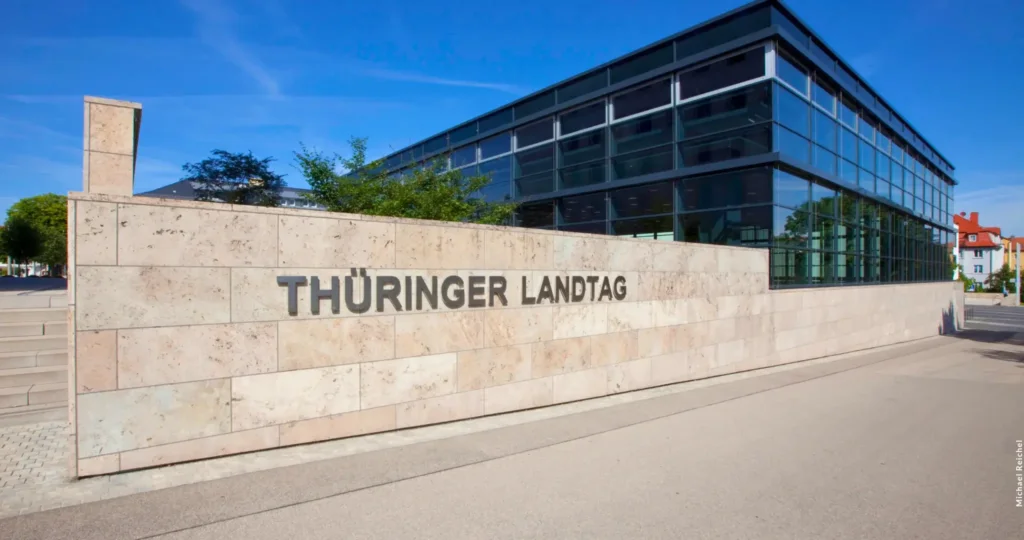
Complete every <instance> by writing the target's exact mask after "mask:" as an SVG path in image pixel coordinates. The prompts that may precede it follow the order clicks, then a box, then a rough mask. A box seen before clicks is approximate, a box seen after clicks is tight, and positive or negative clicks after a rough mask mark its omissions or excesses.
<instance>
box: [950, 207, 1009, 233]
mask: <svg viewBox="0 0 1024 540" xmlns="http://www.w3.org/2000/svg"><path fill="white" fill-rule="evenodd" d="M953 223H955V224H956V226H957V227H958V228H959V229H960V232H961V233H972V234H977V233H983V232H988V233H992V234H995V235H998V236H1002V235H1003V231H1002V230H1001V229H1000V228H999V227H983V226H982V225H981V224H979V223H978V213H977V212H971V215H970V217H964V216H962V215H960V214H953Z"/></svg>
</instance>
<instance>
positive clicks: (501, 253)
mask: <svg viewBox="0 0 1024 540" xmlns="http://www.w3.org/2000/svg"><path fill="white" fill-rule="evenodd" d="M482 234H483V244H484V250H485V252H484V266H483V267H484V268H488V269H494V270H547V269H550V268H552V267H553V264H554V263H553V259H554V250H553V246H552V242H551V240H552V238H551V237H550V236H548V235H544V234H535V233H532V232H523V231H518V230H514V229H497V230H485V231H483V232H482Z"/></svg>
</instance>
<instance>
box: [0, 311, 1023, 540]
mask: <svg viewBox="0 0 1024 540" xmlns="http://www.w3.org/2000/svg"><path fill="white" fill-rule="evenodd" d="M1008 324H1009V323H1008ZM998 328H999V329H1000V331H998V332H986V331H983V330H972V331H967V332H962V333H961V334H958V335H957V337H947V338H936V339H931V340H927V341H924V342H917V343H914V344H909V345H906V346H903V347H901V348H899V349H898V350H889V351H883V352H876V353H872V354H867V355H861V356H856V357H849V358H845V359H841V360H836V361H833V362H828V363H821V364H814V365H806V366H803V367H800V368H798V369H794V370H790V371H783V372H777V373H772V374H767V375H761V376H757V377H751V378H748V379H743V380H739V381H734V382H729V383H724V384H720V385H716V386H710V387H706V388H700V389H696V390H692V391H688V392H683V393H679V394H674V395H669V396H663V397H658V398H653V399H649V400H644V401H639V402H635V403H629V404H624V405H618V406H614V407H610V408H606V409H601V410H595V411H589V412H585V413H579V414H575V415H571V416H565V417H561V418H554V419H550V420H545V421H541V422H535V423H530V424H524V425H520V426H512V427H507V428H502V429H496V430H492V431H488V432H483V433H477V434H472V435H465V436H461V437H455V438H452V439H446V440H442V441H434V442H429V443H422V444H416V445H411V446H408V447H402V448H393V449H389V450H384V451H379V452H374V453H367V454H361V455H355V456H348V457H344V458H338V459H335V460H329V461H324V462H318V463H312V464H306V465H300V466H295V467H288V468H285V469H278V470H274V471H266V472H263V473H254V474H251V475H244V476H239V477H234V478H229V479H224V480H218V481H214V482H207V483H204V484H198V485H194V486H183V487H180V488H173V489H168V490H163V491H158V492H153V493H148V494H144V495H138V496H133V497H126V498H123V499H115V500H111V501H104V502H100V503H93V504H87V505H81V506H77V507H72V508H64V509H60V510H54V511H49V512H40V513H38V514H32V515H29V516H22V517H19V518H13V519H11V520H6V521H0V537H2V538H17V539H19V540H21V539H30V538H76V539H83V540H84V539H89V538H104V539H107V538H139V537H147V538H160V539H167V540H170V539H174V540H184V539H218V540H221V539H233V538H240V539H246V540H261V539H280V538H296V539H338V538H345V539H347V538H359V539H377V538H379V539H404V538H438V539H456V538H471V539H483V538H544V539H550V538H587V539H597V538H608V539H613V538H614V539H623V538H673V539H675V538H694V539H719V538H721V539H787V540H790V539H905V538H920V539H927V540H942V539H949V540H968V539H979V540H982V539H984V540H991V539H1003V538H1006V539H1009V538H1024V508H1016V507H1015V505H1016V503H1015V498H1016V489H1017V485H1018V484H1017V477H1016V472H1015V468H1016V463H1017V462H1016V450H1017V444H1018V443H1017V441H1018V440H1024V339H1022V336H1024V334H1018V333H1017V331H1018V330H1015V329H1014V328H1012V327H998ZM1019 331H1024V326H1022V327H1020V328H1019Z"/></svg>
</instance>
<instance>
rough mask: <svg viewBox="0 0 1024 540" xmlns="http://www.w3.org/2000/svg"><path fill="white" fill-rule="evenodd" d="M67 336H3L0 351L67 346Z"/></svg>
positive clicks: (0, 339)
mask: <svg viewBox="0 0 1024 540" xmlns="http://www.w3.org/2000/svg"><path fill="white" fill-rule="evenodd" d="M67 346H68V338H67V336H36V337H5V338H0V353H5V352H26V351H50V350H54V349H61V348H67Z"/></svg>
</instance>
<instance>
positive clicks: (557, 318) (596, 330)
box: [552, 304, 617, 339]
mask: <svg viewBox="0 0 1024 540" xmlns="http://www.w3.org/2000/svg"><path fill="white" fill-rule="evenodd" d="M614 307H617V306H616V305H611V306H609V305H601V304H588V305H575V306H572V305H569V306H553V310H554V311H553V313H552V320H553V323H554V329H553V334H554V338H555V339H563V338H571V337H582V336H593V335H596V334H603V333H605V332H607V328H608V310H609V309H612V308H614Z"/></svg>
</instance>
